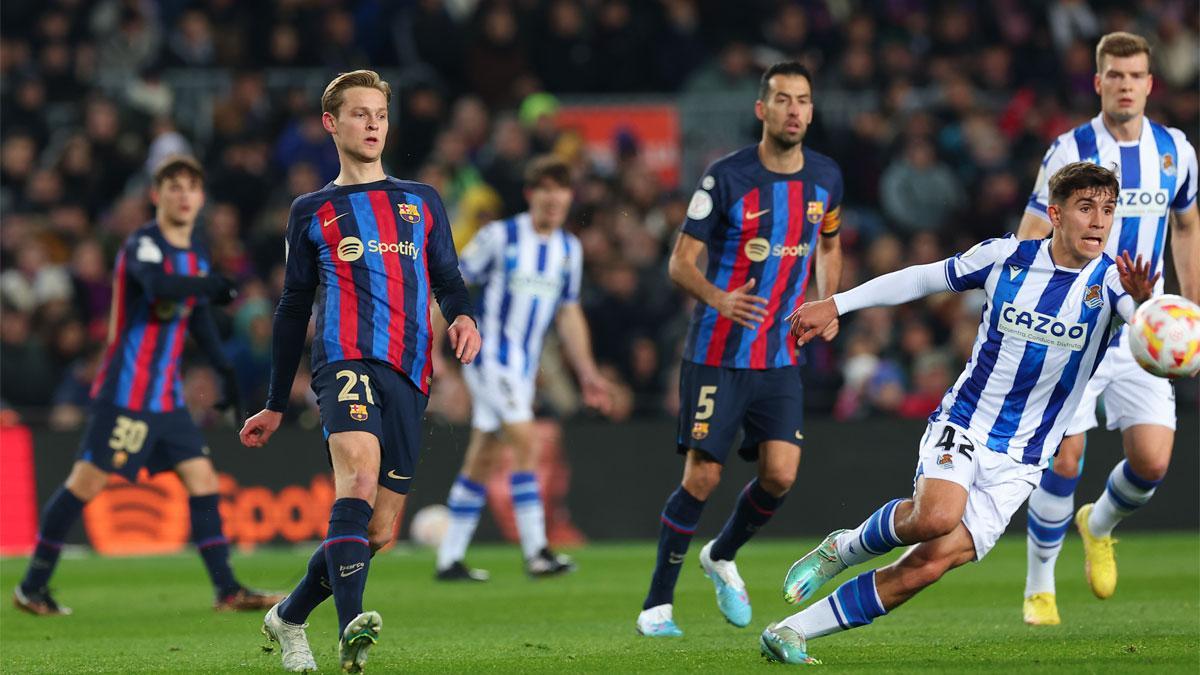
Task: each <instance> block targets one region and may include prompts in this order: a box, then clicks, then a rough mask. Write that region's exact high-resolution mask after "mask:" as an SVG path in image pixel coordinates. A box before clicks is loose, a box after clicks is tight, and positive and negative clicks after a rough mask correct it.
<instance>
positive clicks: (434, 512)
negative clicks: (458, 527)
mask: <svg viewBox="0 0 1200 675" xmlns="http://www.w3.org/2000/svg"><path fill="white" fill-rule="evenodd" d="M449 527H450V509H448V508H446V507H445V506H442V505H441V504H430V505H429V506H426V507H425V508H423V509H421V510H420V511H417V512H416V513H415V514H413V519H412V524H411V525H409V527H408V531H409V535H410V536H411V537H412V540H413V541H414V542H416V543H418V544H420V545H421V546H428V547H429V548H437V547H438V545H439V544H441V543H442V537H444V536H446V530H447V528H449Z"/></svg>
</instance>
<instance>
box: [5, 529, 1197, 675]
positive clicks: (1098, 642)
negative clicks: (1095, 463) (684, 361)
mask: <svg viewBox="0 0 1200 675" xmlns="http://www.w3.org/2000/svg"><path fill="white" fill-rule="evenodd" d="M814 543H815V542H813V541H802V542H783V541H758V542H752V543H751V544H750V545H749V546H747V547H746V549H745V550H743V551H742V553H741V555H739V557H738V560H739V564H740V567H741V571H742V575H743V576H744V577H745V578H746V580H747V582H748V583H749V590H750V596H751V599H752V600H753V601H754V610H755V618H754V621H753V622H752V623H751V625H750V627H748V628H744V629H735V628H733V627H731V626H729V625H727V624H726V623H725V622H724V621H723V620H722V619H721V617H720V615H719V614H718V613H717V610H716V606H715V603H714V601H713V594H712V586H711V584H710V583H709V582H708V581H707V580H706V579H704V578H703V577H702V576H701V574H700V571H699V569H698V567H697V564H696V562H695V551H696V550H698V549H699V542H697V543H695V544H694V545H693V551H692V555H691V556H690V558H689V560H688V563H686V566H685V569H684V573H683V575H682V577H681V579H680V584H679V591H678V595H677V597H676V605H675V618H676V620H677V621H678V623H679V624H680V626H681V627H682V628H683V629H684V631H685V633H686V636H685V637H683V638H681V639H674V640H670V639H666V640H663V639H660V640H650V639H646V638H642V637H639V636H637V635H635V633H634V628H633V621H634V618H635V616H636V614H637V611H638V609H639V608H640V604H641V601H642V597H643V593H644V592H645V587H646V584H647V582H648V580H649V576H650V569H651V564H652V556H653V554H654V549H653V546H652V545H651V544H650V543H634V544H616V545H595V546H591V547H588V548H586V549H584V550H581V551H578V552H577V559H578V561H579V563H580V571H579V572H577V573H576V574H575V575H573V576H570V577H567V578H563V579H553V580H543V581H540V582H534V581H529V580H527V579H526V578H524V576H523V575H522V574H521V572H520V569H519V567H518V562H517V559H518V554H517V549H516V548H515V547H513V546H479V547H476V548H474V549H472V552H471V557H470V560H471V562H472V564H474V565H477V566H480V567H485V568H488V569H490V570H491V571H492V574H493V579H492V581H491V582H490V583H488V584H484V585H439V584H435V583H434V582H433V580H432V578H431V577H432V565H433V562H432V554H431V553H430V552H427V551H417V552H413V551H396V552H391V553H387V554H383V555H382V556H380V557H377V558H376V559H375V561H374V562H373V563H372V565H371V584H370V586H369V587H368V591H367V603H366V606H367V607H368V608H374V609H377V610H379V611H380V613H381V614H382V615H383V617H384V628H383V634H382V639H381V641H380V645H379V646H378V647H377V648H376V649H375V651H374V652H373V653H372V655H371V662H370V664H369V668H370V670H371V671H372V672H396V671H400V670H401V669H403V670H406V671H423V672H438V671H440V672H469V671H500V672H530V671H542V672H549V671H563V670H569V671H591V672H630V671H682V670H708V671H715V672H725V671H748V670H756V669H761V668H768V667H773V668H776V669H778V668H781V666H774V665H769V664H767V663H766V662H765V661H764V660H763V659H762V658H761V657H760V656H759V653H758V645H757V638H758V632H759V631H760V630H761V629H762V627H763V626H765V625H766V623H768V622H769V621H773V620H777V619H779V618H782V617H784V616H786V615H787V614H789V613H790V608H789V607H788V606H787V605H785V604H784V602H783V600H782V599H781V596H780V592H779V582H780V581H781V579H782V577H783V573H784V572H785V571H786V569H787V566H788V565H789V564H790V563H791V561H792V559H793V558H794V557H796V556H797V555H799V554H801V553H804V552H805V551H807V550H808V549H809V547H810V546H812V545H813V544H814ZM1118 554H1119V556H1120V561H1121V583H1120V586H1119V589H1118V592H1117V595H1116V596H1115V597H1114V598H1113V599H1111V600H1108V601H1105V602H1100V601H1098V600H1096V599H1095V598H1093V597H1092V596H1091V594H1090V592H1089V591H1088V590H1087V587H1086V585H1085V583H1084V581H1083V575H1082V563H1081V553H1080V547H1079V543H1078V540H1077V539H1074V538H1072V539H1070V540H1068V544H1067V548H1066V551H1065V552H1064V554H1063V556H1062V559H1061V560H1060V563H1059V576H1060V581H1059V608H1060V610H1061V611H1062V615H1063V620H1064V625H1062V626H1059V627H1057V628H1040V629H1037V628H1030V627H1027V626H1025V625H1024V624H1023V623H1021V592H1022V589H1023V584H1024V575H1025V543H1024V539H1023V538H1021V537H1007V538H1005V539H1003V540H1001V542H1000V544H999V545H998V546H997V547H996V549H995V550H994V551H993V552H992V554H991V555H990V556H989V557H988V558H987V559H986V560H985V561H984V562H983V563H981V564H973V565H968V566H966V567H964V568H961V569H959V570H956V571H954V572H952V573H951V574H950V575H949V576H948V577H947V578H945V579H943V580H942V581H941V582H940V583H938V584H937V585H936V586H934V587H933V588H931V589H929V590H927V591H926V592H925V593H923V594H921V595H919V596H917V598H915V599H914V600H912V601H911V602H910V603H909V604H908V605H906V606H904V607H901V608H899V609H898V610H896V612H894V614H893V615H892V616H887V617H883V618H881V619H879V620H877V621H876V622H875V624H874V625H872V626H869V627H866V628H860V629H858V630H855V631H851V632H849V633H844V634H840V635H836V636H831V637H828V638H824V639H821V640H818V641H815V642H814V643H812V645H811V647H810V651H811V652H812V653H813V655H815V656H817V657H818V658H820V659H822V660H823V661H824V662H825V664H826V666H825V670H830V671H834V672H855V671H859V672H865V671H871V672H881V671H887V672H927V671H943V672H961V671H964V670H971V671H977V670H991V671H1022V672H1023V671H1029V670H1042V671H1047V672H1050V671H1053V672H1055V673H1061V672H1104V671H1107V672H1109V673H1116V672H1124V671H1126V670H1129V669H1134V668H1155V669H1157V670H1165V671H1172V672H1190V673H1195V672H1197V671H1198V668H1200V537H1197V536H1196V534H1195V533H1189V534H1173V535H1167V534H1143V535H1129V536H1127V537H1125V538H1124V539H1123V541H1122V542H1121V543H1120V545H1119V546H1118ZM307 555H308V553H307V552H304V551H299V550H298V551H283V550H274V551H262V552H258V553H255V554H253V555H246V556H240V555H239V556H237V557H236V560H235V564H236V568H237V570H238V573H239V575H240V576H241V578H242V579H243V581H245V582H246V583H250V584H254V585H258V586H262V587H287V586H290V585H291V583H292V582H294V581H295V580H296V579H297V578H298V576H299V574H300V571H301V569H302V566H303V565H304V562H305V560H306V558H307ZM23 569H24V560H18V559H7V560H4V561H3V562H0V581H2V583H3V588H4V589H5V591H7V589H10V588H12V587H13V586H14V585H15V584H16V582H17V580H18V578H19V576H20V574H21V573H22V570H23ZM847 576H848V575H847ZM54 585H55V586H56V587H57V588H58V589H59V594H58V595H59V598H60V600H62V601H64V602H65V603H66V604H68V605H70V606H72V607H74V608H75V614H74V615H73V616H70V617H63V618H59V617H55V618H43V617H31V616H28V615H26V614H23V613H19V612H17V611H16V610H15V609H13V608H11V607H4V608H0V671H2V672H4V673H18V672H20V673H25V672H53V673H81V672H168V671H174V672H234V671H237V672H277V671H279V669H280V668H279V655H278V651H277V650H273V651H267V650H266V649H264V648H265V647H266V645H267V643H266V642H265V641H264V639H263V638H262V637H261V636H260V635H259V632H258V631H259V626H260V617H259V616H258V615H257V614H239V615H231V614H215V613H213V612H212V611H211V610H210V609H208V606H209V602H210V597H209V592H208V588H207V584H206V583H204V581H203V571H202V568H201V566H200V563H199V561H198V559H197V558H196V557H195V556H191V555H188V556H173V557H162V558H143V559H103V558H97V557H91V556H88V557H84V558H77V559H68V560H65V561H64V562H63V564H62V566H61V568H60V570H59V574H58V576H57V577H56V579H55V582H54ZM831 588H832V587H830V589H831ZM332 604H333V603H332V602H327V603H325V605H323V606H322V607H321V608H319V609H318V611H317V612H316V613H314V615H313V616H312V618H311V623H312V627H311V628H310V629H309V636H310V639H311V641H312V643H313V646H314V652H315V654H316V657H317V662H318V664H319V665H321V666H322V668H323V670H324V672H336V660H335V659H336V657H335V648H334V633H335V628H334V624H335V615H334V612H333V606H332Z"/></svg>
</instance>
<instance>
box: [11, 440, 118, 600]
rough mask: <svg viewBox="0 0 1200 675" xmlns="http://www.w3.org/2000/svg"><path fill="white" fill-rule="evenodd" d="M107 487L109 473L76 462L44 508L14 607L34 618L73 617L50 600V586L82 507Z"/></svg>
mask: <svg viewBox="0 0 1200 675" xmlns="http://www.w3.org/2000/svg"><path fill="white" fill-rule="evenodd" d="M107 484H108V472H106V471H104V470H103V469H101V468H100V467H98V466H96V465H95V464H92V463H91V462H89V461H86V460H77V461H76V462H75V465H74V466H72V467H71V473H70V474H69V475H68V476H67V480H66V481H65V482H64V483H63V484H62V485H60V486H59V487H58V489H57V490H55V491H54V494H52V495H50V499H48V500H47V501H46V505H45V506H44V507H43V508H42V522H41V525H40V526H39V527H38V536H37V545H36V546H35V547H34V549H33V557H31V558H30V559H29V566H28V567H27V568H26V569H25V576H24V577H23V578H22V579H21V583H20V584H18V585H17V588H16V589H15V591H14V592H13V603H14V604H15V605H16V606H17V607H18V608H20V609H22V610H25V611H27V612H30V613H32V614H41V615H53V614H70V613H71V609H70V608H69V607H63V606H61V605H59V604H58V603H57V602H56V601H55V600H54V598H53V597H51V596H50V592H49V590H48V588H47V587H48V585H49V583H50V577H51V576H53V574H54V571H55V569H57V567H58V558H59V554H60V553H61V552H62V547H63V540H64V539H66V536H67V533H68V532H70V530H71V526H72V525H74V524H75V521H77V520H79V516H80V515H81V514H82V513H83V507H84V506H85V505H86V504H87V503H88V502H89V501H91V500H92V499H93V498H94V497H95V496H96V495H98V494H100V491H101V490H103V489H104V486H105V485H107Z"/></svg>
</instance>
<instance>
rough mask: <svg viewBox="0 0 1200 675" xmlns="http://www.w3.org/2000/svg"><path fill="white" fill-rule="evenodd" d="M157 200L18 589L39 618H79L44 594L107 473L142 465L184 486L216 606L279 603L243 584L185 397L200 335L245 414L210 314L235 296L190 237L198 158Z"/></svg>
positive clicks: (228, 405)
mask: <svg viewBox="0 0 1200 675" xmlns="http://www.w3.org/2000/svg"><path fill="white" fill-rule="evenodd" d="M150 200H151V201H152V202H154V206H155V215H154V220H153V221H151V222H150V223H147V224H146V225H144V226H142V227H141V228H139V229H138V230H137V231H136V232H134V233H133V234H132V235H130V236H129V239H127V240H126V241H125V245H124V246H123V247H122V248H121V251H120V253H118V254H117V262H116V271H115V272H114V274H113V304H112V314H111V315H110V317H109V335H108V347H107V349H106V350H105V352H104V360H103V361H102V363H101V367H100V370H99V372H98V373H97V374H96V380H95V382H94V383H93V384H92V406H91V411H90V413H89V415H88V421H87V426H86V427H85V428H84V432H83V440H82V441H81V442H80V445H79V456H78V458H77V459H76V461H75V465H74V466H73V467H72V468H71V473H70V475H69V476H67V480H66V482H64V483H63V485H62V486H61V487H59V488H58V490H56V491H55V492H54V494H53V495H51V497H50V500H49V501H47V502H46V506H45V508H44V509H43V511H42V522H41V528H40V529H39V530H38V538H37V546H36V548H35V549H34V552H33V557H32V558H31V559H30V560H29V568H28V569H27V570H26V572H25V577H24V578H23V579H22V580H21V583H20V584H19V585H18V586H17V588H16V589H15V590H14V591H13V603H14V604H15V605H16V606H17V607H18V608H19V609H22V610H24V611H26V612H29V613H31V614H39V615H54V614H70V613H71V609H70V608H68V607H64V606H62V605H60V604H58V602H57V601H56V600H55V599H54V597H52V596H51V594H50V591H49V589H48V588H47V584H48V583H49V582H50V577H51V575H53V574H54V571H55V569H56V568H57V566H58V558H59V553H60V552H61V549H62V546H63V544H62V542H63V539H65V538H66V535H67V532H68V531H69V530H70V529H71V526H72V525H73V524H74V523H75V521H77V520H79V516H80V514H81V513H83V507H84V506H85V505H86V504H87V503H88V502H89V501H91V500H92V499H93V498H95V497H96V495H98V494H100V492H101V491H102V490H103V489H104V487H105V486H106V485H108V477H109V474H113V473H115V474H117V475H119V476H123V477H124V478H126V479H128V480H130V481H136V480H137V475H138V471H139V470H140V469H141V468H142V467H146V468H147V469H149V471H150V472H151V473H158V472H161V471H166V470H171V471H174V472H175V473H176V475H178V476H179V479H180V481H182V482H183V486H184V488H185V489H186V490H187V492H188V511H189V513H190V514H191V523H192V540H193V541H195V543H196V548H197V549H198V550H199V552H200V557H201V559H203V561H204V567H205V569H206V570H207V571H208V576H209V579H210V580H211V581H212V584H213V589H214V591H215V595H216V604H215V608H216V609H218V610H246V609H264V608H266V607H270V606H271V605H272V604H274V603H275V602H278V600H279V598H280V597H282V596H280V595H274V594H270V593H262V592H259V591H253V590H250V589H247V588H246V587H244V586H242V585H241V584H240V583H238V581H237V579H236V578H235V577H234V575H233V570H232V569H231V568H230V566H229V541H228V540H226V539H225V535H224V533H223V532H222V529H221V513H220V511H219V510H218V505H219V502H220V498H219V497H218V495H217V472H216V469H214V468H213V463H212V459H211V458H209V451H208V447H207V444H206V443H205V442H204V436H203V434H201V433H200V430H199V429H198V428H196V424H195V422H193V421H192V418H191V416H190V415H189V413H188V411H187V408H186V407H185V405H184V401H183V383H182V381H181V379H180V372H181V370H182V369H181V368H180V360H181V358H180V357H181V355H182V353H183V344H184V339H185V335H186V334H187V333H191V335H192V337H193V338H194V339H195V340H196V344H197V345H198V346H199V347H200V349H201V351H203V352H204V354H205V356H206V357H207V358H208V360H209V361H210V362H211V363H212V365H213V367H214V368H215V369H216V370H217V372H218V373H220V374H221V379H222V382H223V385H224V393H223V395H224V398H223V399H222V401H221V402H219V403H218V404H217V408H218V409H225V410H230V409H231V410H232V411H233V413H234V415H235V416H240V414H241V412H240V411H241V404H240V401H239V395H238V387H237V381H236V379H235V377H234V374H233V367H232V366H231V365H230V364H229V361H228V360H227V359H226V358H225V356H224V354H222V352H221V341H220V338H218V337H217V328H216V324H214V323H213V316H212V308H211V306H210V303H214V302H215V303H220V304H224V303H228V302H229V301H231V300H232V299H233V297H234V296H235V295H236V293H235V291H234V286H233V282H231V281H229V280H228V279H225V278H224V277H221V276H219V275H210V274H208V271H209V269H210V265H209V260H208V254H207V253H206V252H205V251H204V249H203V248H202V247H201V246H200V245H199V244H198V243H197V242H194V241H193V239H192V233H193V230H194V229H195V226H196V218H197V216H198V215H199V214H200V208H201V207H202V206H203V205H204V170H203V169H202V168H201V167H200V165H199V164H198V163H197V162H196V160H194V159H192V158H191V157H184V156H181V155H174V156H171V157H167V158H166V159H165V160H163V161H162V162H161V163H160V164H159V165H158V167H156V169H155V171H154V176H153V181H152V188H151V190H150Z"/></svg>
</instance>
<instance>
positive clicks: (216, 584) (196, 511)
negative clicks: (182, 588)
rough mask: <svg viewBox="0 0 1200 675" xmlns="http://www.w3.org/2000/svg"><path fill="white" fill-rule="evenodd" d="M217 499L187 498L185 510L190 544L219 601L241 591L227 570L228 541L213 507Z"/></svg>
mask: <svg viewBox="0 0 1200 675" xmlns="http://www.w3.org/2000/svg"><path fill="white" fill-rule="evenodd" d="M219 502H220V497H218V496H217V495H204V496H203V497H189V498H188V509H189V512H190V515H191V519H192V541H194V542H196V549H197V550H198V551H199V552H200V558H201V559H202V560H203V561H204V568H205V569H206V570H208V578H209V579H211V580H212V584H213V588H215V589H216V591H217V597H218V598H223V597H225V596H228V595H232V594H233V593H237V592H238V591H239V590H241V588H242V586H241V584H239V583H238V582H237V579H234V577H233V570H232V569H230V568H229V540H228V539H226V538H225V534H224V533H223V532H222V531H221V512H220V511H219V510H218V508H217V505H218V504H219Z"/></svg>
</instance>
